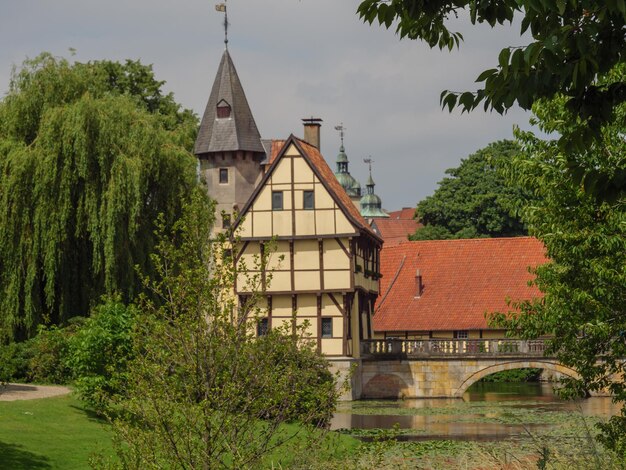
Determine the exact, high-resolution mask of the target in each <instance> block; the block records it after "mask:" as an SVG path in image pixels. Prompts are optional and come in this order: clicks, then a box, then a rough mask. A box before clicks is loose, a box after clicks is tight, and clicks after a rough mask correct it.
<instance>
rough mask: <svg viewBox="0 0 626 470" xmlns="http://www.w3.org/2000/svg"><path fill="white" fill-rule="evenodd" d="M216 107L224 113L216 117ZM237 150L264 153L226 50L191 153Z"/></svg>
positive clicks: (244, 95)
mask: <svg viewBox="0 0 626 470" xmlns="http://www.w3.org/2000/svg"><path fill="white" fill-rule="evenodd" d="M218 107H220V108H222V110H223V111H224V112H222V113H221V114H220V115H219V116H218ZM237 150H244V151H251V152H260V153H263V152H264V149H263V145H262V144H261V135H260V134H259V130H258V129H257V127H256V123H255V122H254V117H253V116H252V111H250V106H249V105H248V100H247V99H246V94H245V93H244V91H243V87H242V86H241V81H240V80H239V76H238V75H237V70H235V65H234V64H233V61H232V59H231V57H230V53H229V52H228V49H226V50H225V51H224V55H222V60H221V62H220V66H219V68H218V70H217V75H216V77H215V81H214V82H213V88H212V89H211V95H210V96H209V101H208V103H207V105H206V109H205V111H204V115H203V116H202V122H201V123H200V129H199V131H198V137H197V139H196V145H195V147H194V153H195V154H196V155H199V154H203V153H209V152H233V151H237Z"/></svg>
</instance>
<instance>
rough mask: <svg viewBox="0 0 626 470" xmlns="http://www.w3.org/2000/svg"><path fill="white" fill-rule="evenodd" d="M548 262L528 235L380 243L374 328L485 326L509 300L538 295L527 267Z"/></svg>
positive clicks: (476, 327) (538, 292) (415, 329)
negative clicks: (419, 292) (418, 284)
mask: <svg viewBox="0 0 626 470" xmlns="http://www.w3.org/2000/svg"><path fill="white" fill-rule="evenodd" d="M546 262H548V259H547V258H546V255H545V248H544V246H543V244H542V243H541V242H540V241H539V240H537V239H535V238H532V237H517V238H480V239H471V240H429V241H415V242H406V243H402V244H401V245H397V246H395V247H390V248H384V249H383V250H382V251H381V272H382V274H383V278H382V279H381V284H380V293H381V294H380V296H379V297H378V299H377V301H376V310H375V314H374V331H379V332H383V331H387V332H390V331H398V332H404V331H437V330H478V329H487V328H488V325H487V322H486V320H485V313H486V312H496V311H501V312H505V311H509V310H510V309H511V308H512V307H509V306H508V305H507V299H510V300H512V301H520V300H525V299H530V298H534V297H540V296H541V292H540V291H539V290H538V289H537V288H536V287H535V286H532V287H531V286H528V281H529V280H531V279H533V275H532V274H530V273H529V272H528V268H529V267H536V266H538V265H540V264H544V263H546ZM418 269H419V270H420V273H421V275H422V283H423V291H422V295H421V296H420V297H416V294H417V287H416V280H415V275H416V271H417V270H418Z"/></svg>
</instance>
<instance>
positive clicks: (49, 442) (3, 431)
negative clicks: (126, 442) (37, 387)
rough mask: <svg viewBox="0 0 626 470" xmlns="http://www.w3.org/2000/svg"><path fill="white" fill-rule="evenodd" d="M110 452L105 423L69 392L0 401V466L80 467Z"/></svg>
mask: <svg viewBox="0 0 626 470" xmlns="http://www.w3.org/2000/svg"><path fill="white" fill-rule="evenodd" d="M94 452H102V453H103V454H105V455H109V454H111V453H112V446H111V434H110V432H109V431H108V429H107V425H106V424H105V423H104V422H103V421H102V420H99V419H98V418H97V417H95V416H94V415H93V414H92V413H91V412H90V411H89V410H87V409H85V408H84V406H83V404H82V403H81V402H80V401H79V400H78V399H77V398H74V397H73V396H71V395H66V396H62V397H54V398H42V399H40V400H24V401H5V402H0V468H3V469H4V468H7V469H43V468H45V469H53V468H59V469H67V470H69V469H84V468H89V464H88V459H89V456H90V455H91V454H92V453H94Z"/></svg>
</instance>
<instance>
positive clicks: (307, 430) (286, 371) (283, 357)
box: [112, 194, 337, 469]
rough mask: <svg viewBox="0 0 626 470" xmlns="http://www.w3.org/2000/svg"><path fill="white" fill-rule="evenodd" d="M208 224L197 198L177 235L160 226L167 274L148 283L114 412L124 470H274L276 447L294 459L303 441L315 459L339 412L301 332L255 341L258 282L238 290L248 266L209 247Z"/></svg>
mask: <svg viewBox="0 0 626 470" xmlns="http://www.w3.org/2000/svg"><path fill="white" fill-rule="evenodd" d="M211 220H212V213H211V211H210V210H209V209H207V207H206V204H204V203H203V201H202V197H200V195H199V194H196V195H195V196H194V197H193V198H192V200H191V202H190V204H189V205H187V206H186V208H185V212H184V214H183V217H182V218H181V220H180V221H179V222H177V223H176V224H175V226H174V228H173V230H172V231H171V232H167V231H165V228H164V226H163V225H162V224H161V225H160V228H159V233H160V242H159V243H158V245H157V249H156V253H155V254H154V255H153V261H154V265H155V267H156V269H157V272H158V273H159V274H160V279H159V280H158V281H155V280H151V279H145V282H146V283H147V286H148V288H149V290H151V291H152V292H153V293H154V294H155V298H156V299H158V301H157V302H153V301H151V300H149V299H148V297H146V296H143V298H142V300H141V301H140V302H139V305H138V317H137V319H136V321H135V323H134V325H135V329H134V332H133V338H134V349H133V350H134V352H135V354H134V355H133V359H132V360H131V362H130V363H129V364H128V368H127V372H126V374H125V376H124V381H123V387H122V391H121V396H120V397H118V398H119V399H117V400H114V405H113V411H114V413H113V415H112V423H113V428H114V431H115V434H116V437H117V442H118V447H117V451H118V455H119V457H120V460H121V464H122V467H123V468H237V469H240V468H259V467H261V466H263V467H264V468H265V467H266V466H267V467H268V468H269V467H270V463H271V462H270V461H269V460H268V459H270V458H271V457H269V454H271V452H272V451H273V450H275V449H277V448H281V449H282V454H283V456H285V457H288V458H289V459H292V458H295V456H296V454H297V452H296V451H297V448H298V447H299V446H303V447H304V448H305V449H308V450H309V454H311V447H312V446H314V445H315V443H316V442H317V438H318V437H319V436H320V435H321V430H319V429H318V426H323V425H325V424H326V423H327V422H328V420H329V418H330V417H331V415H332V412H333V410H334V406H335V402H336V399H337V391H336V388H335V380H334V377H333V376H332V375H331V374H330V372H329V371H328V364H327V362H326V361H325V360H324V359H323V358H322V357H321V356H319V355H318V353H316V352H315V350H314V349H313V348H312V347H311V346H310V344H311V343H310V342H308V341H307V339H306V338H303V337H301V336H299V335H300V333H301V332H302V331H304V330H301V329H300V328H297V329H296V330H295V331H296V333H295V334H294V332H293V331H292V328H291V325H289V326H288V327H285V328H280V327H278V328H272V329H270V330H269V331H267V334H266V335H264V336H260V337H257V336H256V324H257V321H258V320H259V318H260V316H262V315H263V313H262V310H261V308H262V305H263V302H264V301H265V300H266V299H265V296H264V295H263V292H262V289H261V276H260V275H256V276H252V277H249V278H247V279H248V282H250V285H254V286H257V290H256V292H257V294H255V295H252V296H251V297H248V298H246V299H241V300H238V299H237V297H236V296H234V295H233V283H234V280H235V279H239V280H240V281H241V280H242V279H244V278H242V276H245V273H246V272H247V270H246V269H245V267H244V268H241V269H243V270H242V271H239V269H240V268H239V267H237V268H236V267H235V264H236V263H234V262H233V260H232V258H231V257H230V255H229V253H230V250H228V249H227V248H228V247H229V246H231V245H230V244H229V243H226V241H225V240H224V238H220V239H219V240H211V241H210V240H209V235H210V227H211V224H210V221H211ZM236 243H237V242H236V241H235V244H236ZM258 263H259V264H260V266H266V265H267V258H265V257H263V258H261V257H259V259H258ZM240 265H241V263H237V266H240ZM250 268H252V266H251V267H250ZM269 274H270V273H268V275H269ZM268 277H271V276H268ZM294 321H295V319H294ZM304 328H306V326H305V327H304ZM291 422H297V423H298V425H293V426H289V425H287V424H288V423H291ZM299 436H301V437H300V438H299V439H297V438H298V437H299ZM273 463H274V464H275V465H276V466H280V465H285V463H286V462H285V461H282V462H280V461H274V462H273ZM287 463H288V462H287Z"/></svg>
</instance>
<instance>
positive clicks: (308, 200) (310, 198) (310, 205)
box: [302, 191, 315, 210]
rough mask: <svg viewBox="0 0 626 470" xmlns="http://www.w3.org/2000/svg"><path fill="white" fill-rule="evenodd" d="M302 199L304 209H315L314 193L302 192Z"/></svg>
mask: <svg viewBox="0 0 626 470" xmlns="http://www.w3.org/2000/svg"><path fill="white" fill-rule="evenodd" d="M302 197H303V199H302V206H303V207H304V208H305V209H309V210H310V209H315V193H314V192H313V191H304V192H303V193H302Z"/></svg>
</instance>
